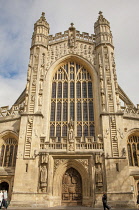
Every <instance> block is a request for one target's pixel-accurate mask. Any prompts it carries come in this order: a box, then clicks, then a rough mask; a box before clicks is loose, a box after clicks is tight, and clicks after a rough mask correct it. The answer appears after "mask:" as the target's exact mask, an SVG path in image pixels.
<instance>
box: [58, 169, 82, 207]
mask: <svg viewBox="0 0 139 210" xmlns="http://www.w3.org/2000/svg"><path fill="white" fill-rule="evenodd" d="M81 204H82V179H81V175H80V174H79V172H78V171H77V170H76V169H74V168H69V169H67V170H66V172H65V174H64V175H63V178H62V205H65V206H77V205H81Z"/></svg>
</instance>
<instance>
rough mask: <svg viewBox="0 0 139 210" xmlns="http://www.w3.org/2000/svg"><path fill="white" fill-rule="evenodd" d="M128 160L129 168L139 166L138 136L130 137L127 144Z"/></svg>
mask: <svg viewBox="0 0 139 210" xmlns="http://www.w3.org/2000/svg"><path fill="white" fill-rule="evenodd" d="M127 150H128V159H129V165H130V166H139V160H138V154H139V136H136V135H132V136H130V137H129V138H128V142H127Z"/></svg>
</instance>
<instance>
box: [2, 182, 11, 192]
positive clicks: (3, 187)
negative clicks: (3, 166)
mask: <svg viewBox="0 0 139 210" xmlns="http://www.w3.org/2000/svg"><path fill="white" fill-rule="evenodd" d="M0 190H6V191H7V192H8V190H9V184H8V183H7V182H1V183H0Z"/></svg>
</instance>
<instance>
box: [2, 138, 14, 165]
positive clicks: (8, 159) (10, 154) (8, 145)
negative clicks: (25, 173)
mask: <svg viewBox="0 0 139 210" xmlns="http://www.w3.org/2000/svg"><path fill="white" fill-rule="evenodd" d="M17 147H18V145H17V140H16V139H14V138H8V139H6V140H5V141H4V144H3V145H2V147H1V157H0V166H2V167H15V164H16V155H17Z"/></svg>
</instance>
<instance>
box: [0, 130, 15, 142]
mask: <svg viewBox="0 0 139 210" xmlns="http://www.w3.org/2000/svg"><path fill="white" fill-rule="evenodd" d="M8 137H13V138H15V139H16V140H17V141H18V134H17V133H16V132H15V131H12V130H6V131H3V132H1V133H0V138H2V139H6V138H8Z"/></svg>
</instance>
